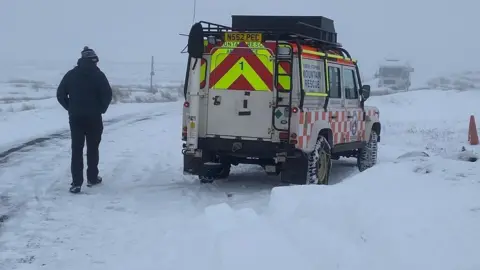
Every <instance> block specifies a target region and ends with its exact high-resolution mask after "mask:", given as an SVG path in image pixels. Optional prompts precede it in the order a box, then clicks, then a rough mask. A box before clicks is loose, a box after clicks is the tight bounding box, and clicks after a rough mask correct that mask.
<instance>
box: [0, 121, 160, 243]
mask: <svg viewBox="0 0 480 270" xmlns="http://www.w3.org/2000/svg"><path fill="white" fill-rule="evenodd" d="M164 115H166V113H155V114H152V115H141V116H138V114H137V115H126V116H120V117H116V118H113V119H109V120H105V121H104V127H105V131H106V132H112V131H115V130H118V129H121V128H123V127H125V126H129V125H133V124H136V123H139V122H143V121H147V120H150V119H154V118H156V117H161V116H164ZM69 138H70V131H69V130H64V131H60V132H55V133H52V134H50V135H47V136H42V137H38V138H35V139H32V140H29V141H27V142H25V143H23V144H20V145H18V146H16V147H12V148H10V149H8V150H6V151H4V152H2V153H0V179H3V180H4V179H5V178H6V177H4V176H3V175H5V174H6V172H5V171H7V172H8V170H9V168H10V167H12V166H15V165H20V164H21V163H22V162H23V161H24V160H25V159H28V158H31V155H35V154H36V151H42V150H44V151H48V148H49V147H50V148H51V146H55V145H57V146H62V147H65V143H66V142H65V141H66V140H67V139H69ZM42 148H43V149H42ZM53 152H58V151H53ZM69 155H70V153H69V152H65V151H63V152H60V153H56V154H54V156H52V157H51V159H50V160H49V161H48V162H46V163H49V164H40V167H36V168H35V169H34V170H33V171H34V172H35V171H36V172H37V173H38V171H39V170H43V171H49V170H54V168H52V163H51V162H52V161H55V160H58V159H61V158H63V159H65V158H67V160H68V161H69V160H70V159H69V158H68V157H69ZM40 158H41V157H40ZM33 159H35V157H34V158H33ZM37 164H38V163H37ZM23 170H29V171H32V168H31V167H30V168H28V167H26V168H23ZM64 170H65V175H68V173H69V172H70V169H69V166H67V167H64ZM29 174H30V175H33V174H34V173H27V175H25V173H22V175H15V174H14V173H11V174H10V175H11V177H12V178H13V177H19V178H26V177H27V176H29ZM2 176H3V177H2ZM7 176H8V175H7ZM59 180H60V179H58V180H56V181H55V182H52V183H50V184H49V185H47V189H46V190H45V191H44V192H43V193H45V192H46V191H48V189H49V188H50V187H51V186H53V185H54V184H55V183H56V182H57V181H59ZM13 181H15V180H13ZM27 181H28V179H27ZM27 181H23V182H27ZM15 182H17V181H15ZM3 184H4V183H2V180H0V187H2V186H3ZM21 184H23V185H22V186H30V185H31V183H21ZM19 185H20V184H19V183H13V185H11V186H10V187H7V188H2V190H1V191H0V229H1V227H2V224H3V223H4V222H6V221H8V220H9V219H11V218H12V217H13V216H14V215H16V214H17V213H18V212H19V211H21V210H22V209H23V208H24V206H25V205H26V204H27V203H28V201H29V200H31V199H32V198H34V199H35V200H36V201H39V197H40V196H41V195H40V194H38V187H37V185H38V183H35V184H34V185H35V187H34V188H33V191H34V193H33V194H31V192H26V194H23V193H22V194H19V195H20V196H21V195H27V194H29V193H30V197H27V198H22V199H19V198H12V192H13V193H15V189H17V190H18V188H19V187H18V186H19ZM0 233H1V231H0Z"/></svg>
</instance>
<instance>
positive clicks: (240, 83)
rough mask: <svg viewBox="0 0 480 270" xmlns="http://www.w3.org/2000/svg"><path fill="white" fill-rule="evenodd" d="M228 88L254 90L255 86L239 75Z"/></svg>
mask: <svg viewBox="0 0 480 270" xmlns="http://www.w3.org/2000/svg"><path fill="white" fill-rule="evenodd" d="M228 90H249V91H254V90H255V88H253V86H252V85H251V84H250V83H249V82H248V80H247V79H246V78H245V77H244V76H243V75H240V76H239V77H238V78H237V79H236V80H235V81H234V82H233V83H232V84H231V85H230V86H229V87H228Z"/></svg>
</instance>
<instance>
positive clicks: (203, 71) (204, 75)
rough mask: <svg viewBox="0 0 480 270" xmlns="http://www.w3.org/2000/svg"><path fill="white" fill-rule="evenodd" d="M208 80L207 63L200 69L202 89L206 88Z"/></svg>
mask: <svg viewBox="0 0 480 270" xmlns="http://www.w3.org/2000/svg"><path fill="white" fill-rule="evenodd" d="M206 79H207V62H205V63H203V64H202V66H201V67H200V88H204V87H205V86H206V85H204V84H205V83H206V81H205V80H206Z"/></svg>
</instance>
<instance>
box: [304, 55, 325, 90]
mask: <svg viewBox="0 0 480 270" xmlns="http://www.w3.org/2000/svg"><path fill="white" fill-rule="evenodd" d="M324 74H325V69H324V62H323V60H313V59H307V58H302V78H303V89H304V90H305V92H306V93H307V94H308V93H315V94H325V92H326V91H325V77H324Z"/></svg>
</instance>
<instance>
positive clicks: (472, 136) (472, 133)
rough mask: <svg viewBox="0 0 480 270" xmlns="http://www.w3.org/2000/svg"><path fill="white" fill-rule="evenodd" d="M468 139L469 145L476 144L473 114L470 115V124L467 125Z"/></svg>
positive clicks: (476, 133)
mask: <svg viewBox="0 0 480 270" xmlns="http://www.w3.org/2000/svg"><path fill="white" fill-rule="evenodd" d="M468 141H469V142H470V144H471V145H477V144H478V132H477V125H476V124H475V116H473V115H471V116H470V125H469V126H468Z"/></svg>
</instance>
